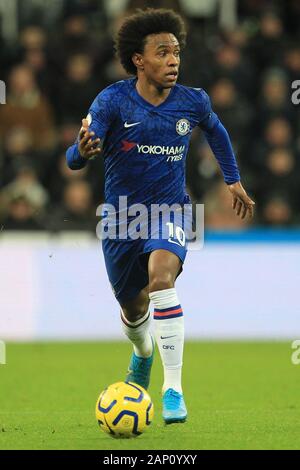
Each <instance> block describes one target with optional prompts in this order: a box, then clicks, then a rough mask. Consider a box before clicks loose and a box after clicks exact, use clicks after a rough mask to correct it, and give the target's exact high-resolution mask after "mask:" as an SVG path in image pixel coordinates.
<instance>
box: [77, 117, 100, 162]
mask: <svg viewBox="0 0 300 470" xmlns="http://www.w3.org/2000/svg"><path fill="white" fill-rule="evenodd" d="M94 135H95V132H90V131H89V123H88V120H87V119H82V127H81V129H80V132H79V144H78V149H79V153H80V156H81V157H82V158H85V159H86V160H89V159H90V158H92V157H95V156H96V155H99V153H100V152H101V149H100V148H99V147H98V145H99V144H100V139H98V138H97V139H93V137H94Z"/></svg>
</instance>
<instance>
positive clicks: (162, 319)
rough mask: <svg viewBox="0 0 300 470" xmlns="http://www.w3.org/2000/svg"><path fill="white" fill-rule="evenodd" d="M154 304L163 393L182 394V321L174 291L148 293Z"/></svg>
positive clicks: (173, 289)
mask: <svg viewBox="0 0 300 470" xmlns="http://www.w3.org/2000/svg"><path fill="white" fill-rule="evenodd" d="M149 297H150V299H151V300H152V302H153V304H154V331H155V338H156V342H157V344H158V348H159V352H160V356H161V360H162V363H163V367H164V384H163V389H162V390H163V393H164V392H165V391H166V390H167V389H168V388H173V389H174V390H176V391H177V392H179V393H182V387H181V370H182V358H183V344H184V321H183V313H182V308H181V306H180V303H179V300H178V297H177V293H176V289H175V288H172V289H164V290H159V291H155V292H150V294H149Z"/></svg>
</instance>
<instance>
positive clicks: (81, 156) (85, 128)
mask: <svg viewBox="0 0 300 470" xmlns="http://www.w3.org/2000/svg"><path fill="white" fill-rule="evenodd" d="M112 95H113V90H111V87H108V88H106V89H104V90H103V91H102V92H101V93H99V95H98V96H97V97H96V99H95V100H94V102H93V103H92V106H91V107H90V109H89V113H88V116H87V117H86V118H85V119H83V120H82V127H81V129H80V131H79V135H78V138H77V140H76V142H75V143H74V144H73V145H71V147H69V148H68V150H67V152H66V158H67V164H68V166H69V168H71V169H72V170H79V169H81V168H83V167H84V166H85V165H86V164H87V162H88V160H90V159H91V158H93V157H95V156H97V155H99V154H100V152H101V149H100V147H99V144H100V142H101V140H103V139H104V137H105V134H106V132H107V131H108V129H109V128H110V126H111V123H112V121H113V119H114V115H115V110H114V106H113V104H112V101H113V100H112Z"/></svg>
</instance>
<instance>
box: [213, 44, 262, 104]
mask: <svg viewBox="0 0 300 470" xmlns="http://www.w3.org/2000/svg"><path fill="white" fill-rule="evenodd" d="M254 72H255V69H254V67H253V65H251V63H250V62H249V61H248V60H247V59H246V57H245V56H244V57H242V53H241V51H240V50H239V49H238V48H237V47H235V46H232V45H229V44H223V45H222V46H221V47H220V48H219V49H218V50H217V52H216V54H215V63H214V67H213V76H214V80H216V79H217V80H218V79H222V78H223V79H224V78H227V79H228V80H230V81H231V82H232V83H233V84H234V86H235V88H236V90H237V91H238V93H239V94H243V95H244V96H247V97H253V96H254V94H255V90H256V80H255V73H254Z"/></svg>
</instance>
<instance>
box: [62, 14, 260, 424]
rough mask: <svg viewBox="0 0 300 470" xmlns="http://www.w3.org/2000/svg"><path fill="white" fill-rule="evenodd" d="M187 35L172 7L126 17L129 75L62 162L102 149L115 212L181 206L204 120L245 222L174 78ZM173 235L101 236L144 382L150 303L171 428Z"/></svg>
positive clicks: (179, 350) (201, 114)
mask: <svg viewBox="0 0 300 470" xmlns="http://www.w3.org/2000/svg"><path fill="white" fill-rule="evenodd" d="M185 39H186V32H185V28H184V23H183V20H182V18H181V17H180V16H179V15H177V14H176V13H174V12H173V11H172V10H162V9H147V10H138V11H137V12H136V13H135V14H133V15H132V16H129V17H127V18H126V19H125V20H124V22H123V25H122V26H121V28H120V30H119V32H118V35H117V39H116V50H117V53H118V56H119V58H120V61H121V63H122V65H123V67H124V68H125V70H126V71H127V72H128V74H129V75H132V76H133V78H129V79H127V80H122V81H120V82H117V83H114V84H113V85H111V86H109V87H107V88H106V89H104V90H103V91H102V92H101V93H100V94H99V95H98V96H97V97H96V98H95V100H94V102H93V103H92V105H91V107H90V109H89V113H88V116H87V118H86V119H83V120H82V128H81V130H80V133H79V137H78V140H77V142H76V143H75V144H74V145H73V146H71V147H70V148H69V149H68V150H67V162H68V165H69V167H70V168H72V169H73V170H76V169H80V168H82V167H84V166H85V165H86V164H87V162H88V160H89V159H90V158H94V157H95V156H97V155H98V154H100V152H102V154H103V158H104V165H105V201H106V203H109V204H112V205H113V206H114V207H116V208H118V207H119V206H118V204H119V196H127V204H128V206H131V205H133V204H137V203H142V204H144V205H146V207H149V208H150V206H151V204H163V203H165V204H168V205H172V204H174V203H178V204H180V205H182V204H184V203H185V202H187V201H189V197H188V195H187V194H186V192H185V161H186V156H187V151H188V146H189V141H190V138H191V132H192V130H193V128H195V127H196V126H200V128H201V129H202V130H203V132H204V134H205V136H206V139H207V140H208V142H209V144H210V146H211V148H212V150H213V152H214V155H215V157H216V159H217V160H218V163H219V165H220V168H221V170H222V172H223V175H224V180H225V184H227V186H228V190H229V191H230V192H231V194H232V207H233V210H235V211H236V214H237V216H240V217H241V218H245V217H246V216H247V215H249V216H250V217H252V215H253V206H254V202H253V201H252V200H251V199H250V198H249V197H248V195H247V194H246V192H245V190H244V189H243V186H242V184H241V182H240V175H239V170H238V166H237V162H236V159H235V156H234V153H233V150H232V146H231V143H230V139H229V136H228V134H227V132H226V130H225V128H224V127H223V125H222V123H221V122H220V120H219V119H218V117H217V115H216V114H215V113H214V112H213V111H212V108H211V104H210V100H209V97H208V95H207V94H206V92H205V91H204V90H203V89H201V88H189V87H186V86H182V85H179V84H177V78H178V73H179V64H180V52H181V50H182V48H183V47H184V45H185ZM100 144H101V147H100ZM116 210H117V212H118V209H116ZM117 220H119V219H117ZM174 228H176V227H173V229H174ZM174 233H178V232H176V230H173V233H172V235H171V234H170V236H169V238H162V237H160V238H153V239H151V237H150V238H148V239H142V238H140V239H132V238H131V239H130V238H128V239H126V240H122V239H110V238H106V239H104V240H102V247H103V252H104V258H105V264H106V269H107V273H108V277H109V280H110V283H111V285H112V288H113V291H114V294H115V297H116V299H117V300H118V302H119V304H120V307H121V321H122V324H123V328H124V331H125V334H126V335H127V337H128V338H129V340H130V341H131V342H132V344H133V354H132V357H131V361H130V364H129V370H128V374H127V377H126V380H129V381H132V382H136V383H138V384H140V385H141V386H143V387H145V388H147V387H148V385H149V380H150V371H151V366H152V362H153V351H154V341H153V339H152V336H151V333H150V329H149V327H150V319H151V318H150V310H149V304H150V301H152V302H153V305H154V330H155V338H156V342H157V344H158V348H159V351H160V355H161V359H162V363H163V367H164V383H163V387H162V394H163V419H164V421H165V423H167V424H169V423H174V422H184V421H185V420H186V417H187V409H186V405H185V402H184V398H183V392H182V385H181V371H182V358H183V345H184V319H183V310H182V307H181V304H180V300H179V298H178V295H177V292H176V288H175V280H176V278H177V276H178V275H179V274H180V272H181V271H182V265H183V263H184V260H185V256H186V250H187V248H186V243H185V241H184V239H181V240H178V239H176V235H174Z"/></svg>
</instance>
